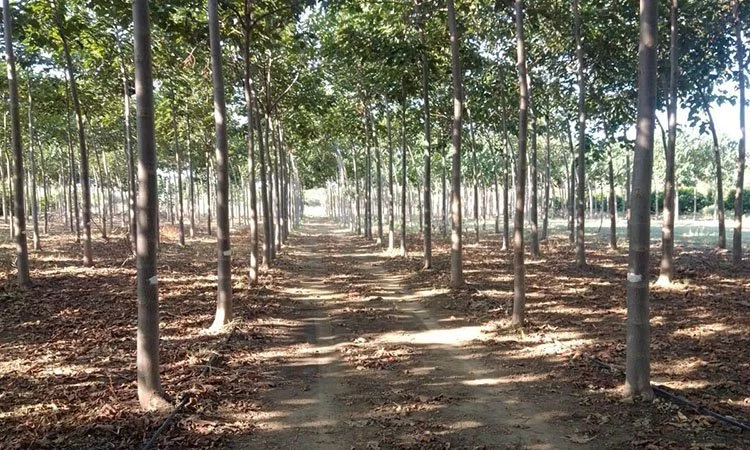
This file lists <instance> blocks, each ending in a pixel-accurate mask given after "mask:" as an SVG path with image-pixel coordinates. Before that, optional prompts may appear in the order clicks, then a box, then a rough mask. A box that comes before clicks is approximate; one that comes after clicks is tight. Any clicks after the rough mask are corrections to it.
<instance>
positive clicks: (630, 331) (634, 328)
mask: <svg viewBox="0 0 750 450" xmlns="http://www.w3.org/2000/svg"><path fill="white" fill-rule="evenodd" d="M657 14H658V8H657V1H656V0H641V12H640V26H641V39H640V47H639V51H638V53H639V60H640V70H639V72H638V73H639V76H638V115H637V122H636V140H635V159H634V161H633V192H632V194H633V205H632V208H633V216H632V220H631V221H632V224H631V234H630V242H629V251H628V254H629V258H628V259H629V262H628V275H627V281H628V283H627V342H626V344H627V345H626V348H627V354H626V378H625V389H624V394H625V396H627V397H636V396H638V397H641V398H643V399H645V400H651V399H652V398H653V395H654V394H653V391H652V390H651V383H650V356H649V344H650V341H651V338H650V329H649V317H650V316H649V292H648V290H649V250H650V248H649V241H650V227H651V213H650V199H649V198H650V196H651V176H652V168H653V156H654V121H655V110H656V54H657V39H658V35H659V33H658V30H657Z"/></svg>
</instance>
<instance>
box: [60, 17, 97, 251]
mask: <svg viewBox="0 0 750 450" xmlns="http://www.w3.org/2000/svg"><path fill="white" fill-rule="evenodd" d="M56 15H57V29H58V32H59V33H60V39H61V40H62V44H63V53H64V55H65V65H66V66H67V72H68V79H69V80H70V96H71V98H72V99H73V111H74V112H75V116H76V130H77V131H78V146H79V152H80V158H81V161H80V163H81V197H82V199H81V207H82V208H83V265H84V266H91V265H93V264H94V259H93V255H92V251H91V184H90V183H89V154H88V150H87V148H86V133H85V129H84V126H83V113H82V112H81V103H80V101H79V100H78V85H77V83H76V76H75V70H74V69H73V59H72V57H71V56H70V46H69V45H68V38H67V34H66V33H65V31H64V29H63V11H62V9H60V7H59V5H58V6H57V11H56Z"/></svg>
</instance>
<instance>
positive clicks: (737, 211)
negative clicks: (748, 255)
mask: <svg viewBox="0 0 750 450" xmlns="http://www.w3.org/2000/svg"><path fill="white" fill-rule="evenodd" d="M673 1H674V2H676V1H677V0H673ZM739 3H740V2H739V0H734V1H733V2H732V13H733V16H734V34H735V42H736V46H737V51H736V55H737V80H738V83H739V85H740V86H739V91H740V99H739V104H740V108H739V109H740V141H739V143H738V145H737V179H736V184H735V195H734V234H733V236H732V260H733V261H734V263H735V264H736V265H739V264H741V263H742V216H743V214H744V212H745V211H744V209H745V207H744V205H745V204H744V202H743V196H744V189H745V142H746V141H745V139H746V133H745V108H746V105H745V44H744V43H743V42H742V26H743V23H742V19H741V18H740V5H739Z"/></svg>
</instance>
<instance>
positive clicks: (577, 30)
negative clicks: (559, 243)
mask: <svg viewBox="0 0 750 450" xmlns="http://www.w3.org/2000/svg"><path fill="white" fill-rule="evenodd" d="M573 24H574V26H573V31H574V34H575V44H576V58H577V59H578V162H577V169H578V179H577V180H576V183H578V184H577V187H578V203H577V205H578V207H577V209H578V211H577V214H578V230H577V233H576V263H577V264H578V266H579V267H582V266H585V265H586V247H585V242H584V240H585V235H586V231H585V225H586V212H585V205H586V199H585V196H586V75H585V70H584V65H583V46H582V45H581V14H580V11H579V9H578V0H573Z"/></svg>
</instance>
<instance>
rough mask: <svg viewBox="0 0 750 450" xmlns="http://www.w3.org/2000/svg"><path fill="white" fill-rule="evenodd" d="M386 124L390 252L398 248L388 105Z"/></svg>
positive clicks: (391, 139)
mask: <svg viewBox="0 0 750 450" xmlns="http://www.w3.org/2000/svg"><path fill="white" fill-rule="evenodd" d="M385 124H386V131H387V133H388V251H389V252H392V251H393V250H394V248H395V247H396V235H395V234H396V233H395V231H396V230H395V222H394V211H393V183H394V180H393V135H392V130H391V110H390V108H388V105H387V104H386V108H385Z"/></svg>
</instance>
